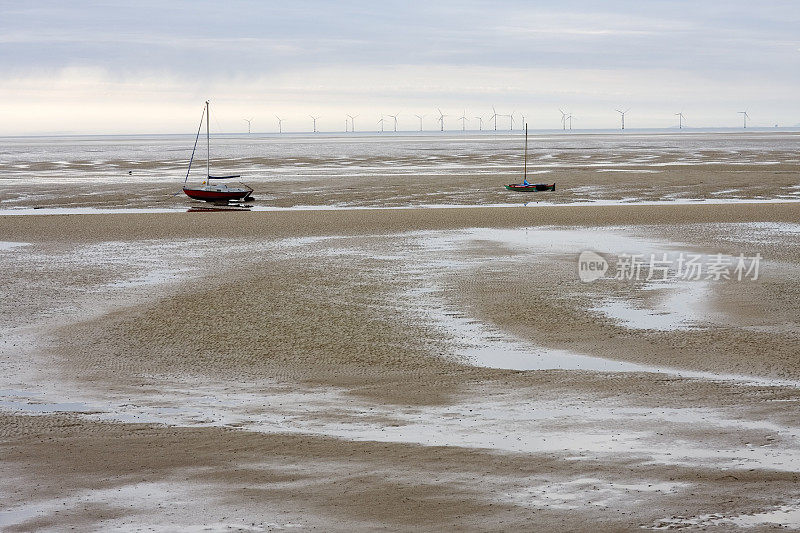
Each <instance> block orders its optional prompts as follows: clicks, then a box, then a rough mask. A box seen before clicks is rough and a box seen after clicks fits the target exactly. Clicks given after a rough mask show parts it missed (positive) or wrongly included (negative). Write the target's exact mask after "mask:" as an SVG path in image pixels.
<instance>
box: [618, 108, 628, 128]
mask: <svg viewBox="0 0 800 533" xmlns="http://www.w3.org/2000/svg"><path fill="white" fill-rule="evenodd" d="M616 111H617V113H619V114H620V115H622V129H623V130H624V129H625V113H627V112H628V111H630V109H626V110H625V111H620V110H619V109H617V110H616Z"/></svg>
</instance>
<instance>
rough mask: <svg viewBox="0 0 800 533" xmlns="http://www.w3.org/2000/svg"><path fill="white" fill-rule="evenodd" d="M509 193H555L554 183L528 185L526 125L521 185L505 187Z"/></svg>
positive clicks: (514, 184)
mask: <svg viewBox="0 0 800 533" xmlns="http://www.w3.org/2000/svg"><path fill="white" fill-rule="evenodd" d="M506 189H507V190H509V191H522V192H539V191H555V190H556V184H555V183H529V182H528V125H527V124H525V157H524V163H523V170H522V183H510V184H508V185H506Z"/></svg>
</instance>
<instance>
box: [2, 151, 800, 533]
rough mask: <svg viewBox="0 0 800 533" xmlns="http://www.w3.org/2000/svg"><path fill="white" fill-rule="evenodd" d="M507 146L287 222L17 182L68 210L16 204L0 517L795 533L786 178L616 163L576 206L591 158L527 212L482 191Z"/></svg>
mask: <svg viewBox="0 0 800 533" xmlns="http://www.w3.org/2000/svg"><path fill="white" fill-rule="evenodd" d="M793 138H794V137H793ZM632 153H635V152H633V151H629V152H621V155H619V157H620V158H621V159H623V160H628V161H630V159H631V155H630V154H632ZM784 153H785V154H788V153H789V150H788V149H787V150H786V152H784ZM515 154H516V152H515V151H509V153H508V154H507V156H504V157H505V158H504V159H502V161H500V163H501V164H508V167H509V170H507V171H501V172H499V173H497V174H484V175H476V174H468V175H467V174H465V179H464V180H461V183H464V182H466V183H467V185H468V186H465V188H464V189H462V190H456V188H453V189H452V190H448V189H447V188H446V187H439V186H438V185H437V183H439V182H437V181H436V180H433V181H431V179H430V176H426V177H425V179H423V178H422V177H420V178H419V179H414V178H411V179H401V178H399V177H398V178H394V179H389V180H383V179H378V177H377V176H372V177H369V176H367V177H360V178H358V179H356V178H353V183H352V184H349V185H348V184H347V183H346V182H345V184H344V185H343V186H335V185H334V184H332V183H329V180H326V179H325V178H324V176H316V177H311V178H308V179H306V180H305V182H304V183H305V185H304V187H307V188H308V189H307V191H306V192H301V193H300V194H296V195H293V194H291V193H290V191H291V190H292V189H293V188H296V186H297V182H293V181H292V180H275V181H274V182H273V183H270V184H268V185H267V184H266V183H264V184H262V193H261V196H260V198H259V199H258V200H257V201H256V205H257V206H262V207H271V208H292V207H294V208H295V209H285V210H262V211H259V210H253V211H250V212H236V213H230V212H209V213H188V212H186V210H185V209H186V207H187V206H188V205H189V204H188V201H187V200H185V199H182V198H171V199H169V200H168V202H171V203H170V204H169V205H173V206H176V209H175V211H174V212H154V211H153V212H149V211H148V208H154V207H156V206H159V205H161V204H162V203H163V202H164V201H165V200H163V198H164V197H165V196H167V195H168V194H169V193H170V192H172V191H173V189H174V186H173V185H172V184H169V183H157V184H156V185H155V187H154V188H152V189H149V190H148V191H147V192H144V193H142V194H141V195H136V197H135V198H133V199H132V200H131V199H126V200H125V201H122V198H123V197H124V195H123V194H122V193H121V191H120V190H119V186H118V185H114V184H113V183H112V184H111V185H107V186H106V185H103V186H102V187H100V194H99V195H97V196H94V197H90V196H87V195H82V194H81V193H80V191H78V190H76V189H75V188H74V187H72V188H71V186H69V185H66V184H63V185H61V184H48V185H42V184H41V183H33V184H31V185H26V186H25V190H24V193H22V192H20V189H19V187H10V186H5V187H3V188H2V189H0V200H2V202H0V207H5V208H6V210H7V211H8V210H9V209H10V207H9V205H13V206H20V205H23V206H24V207H26V208H30V209H33V208H34V207H40V208H44V209H53V210H54V211H53V213H55V214H24V215H19V214H13V213H10V212H7V211H5V212H3V213H0V268H2V271H3V273H4V285H5V287H4V290H3V304H2V315H0V318H1V319H2V320H1V321H0V322H1V323H2V326H0V329H1V330H2V343H0V375H2V376H4V377H2V378H1V379H0V457H2V460H1V461H2V471H3V476H2V478H1V479H0V494H2V504H1V506H0V528H2V529H4V530H7V531H33V530H42V529H44V530H63V529H68V528H75V529H78V530H86V531H88V530H126V531H127V530H147V529H154V530H162V531H172V530H187V531H196V530H204V529H209V530H228V529H233V530H246V531H271V530H280V529H295V528H299V529H301V530H303V529H319V530H325V531H351V530H354V529H355V530H377V529H381V530H389V531H400V530H410V529H414V530H423V531H442V530H495V531H497V530H531V531H536V530H569V531H597V530H641V529H644V530H661V529H687V530H693V529H703V530H706V531H729V530H731V529H733V528H736V527H741V528H747V529H748V530H751V531H760V530H771V529H772V528H780V527H784V528H800V507H798V505H797V502H798V500H800V488H798V487H800V415H799V414H798V413H800V411H798V409H797V406H798V402H800V357H798V356H800V348H799V347H800V322H798V317H800V304H799V303H798V302H800V298H799V296H800V286H799V285H798V283H797V280H798V279H800V278H799V276H800V239H799V238H798V236H800V224H799V222H800V202H797V201H795V198H794V196H793V195H794V192H792V191H796V190H797V186H798V173H797V172H798V169H797V162H796V161H797V160H796V159H794V160H793V161H794V162H792V161H788V162H787V161H786V160H785V159H786V158H784V159H782V160H780V161H779V162H778V163H776V164H775V165H769V170H764V165H763V160H768V161H772V159H773V156H774V154H773V156H766V155H765V156H763V160H760V159H758V158H756V160H754V161H750V162H749V163H747V164H744V163H737V162H734V163H730V162H728V163H723V164H719V165H707V164H701V163H698V162H694V163H692V162H691V161H690V162H687V163H681V165H680V166H678V167H672V166H666V167H659V172H661V171H662V170H663V172H661V173H660V174H658V175H657V177H653V176H655V174H649V173H646V172H645V173H638V174H637V173H635V172H634V173H624V172H607V173H605V174H603V175H604V176H608V178H607V179H606V178H605V177H604V178H603V179H604V181H603V183H602V184H603V187H604V192H603V193H602V199H603V200H607V201H608V202H609V204H610V205H586V202H585V200H586V199H587V194H588V193H586V192H584V193H581V192H580V191H581V190H584V191H585V189H581V188H582V187H590V186H596V185H597V179H598V178H597V176H598V174H599V173H598V172H597V171H596V169H586V168H578V167H577V166H576V167H574V168H573V167H571V166H570V162H571V161H576V160H577V158H578V155H577V154H576V155H575V156H574V158H575V159H573V160H569V159H558V158H556V161H558V162H560V166H559V167H557V168H556V169H553V170H552V172H551V173H550V174H548V175H547V178H546V179H547V180H549V181H557V182H559V183H563V184H564V187H563V192H562V191H561V190H559V189H557V191H556V193H554V196H547V197H544V198H543V199H542V200H540V203H539V204H537V203H536V199H534V200H533V201H532V202H523V201H520V200H519V199H518V198H511V199H510V198H509V197H508V196H507V195H504V193H503V192H502V191H501V190H499V189H498V187H496V186H495V184H494V183H495V182H497V181H500V182H501V183H502V181H503V180H504V179H506V178H508V177H509V176H510V175H511V172H512V170H510V169H511V168H512V166H513V164H514V163H515V161H516V160H515V159H514V158H515V157H516V155H515ZM593 154H594V157H596V158H599V157H600V156H599V155H597V154H596V153H594V152H593ZM626 154H627V155H626ZM705 156H708V157H710V155H709V154H705V155H704V157H705ZM670 157H672V156H670V155H669V154H667V155H665V156H664V158H663V159H659V160H657V161H656V162H657V163H659V164H660V163H669V162H671V161H672V162H674V161H675V158H672V159H670ZM676 157H677V156H676ZM462 162H463V161H462ZM373 163H374V162H373ZM633 163H634V166H633V167H632V168H633V169H634V170H635V169H639V170H642V169H644V170H647V169H650V170H652V169H653V167H652V166H650V167H648V166H647V165H644V164H643V166H641V167H637V166H635V162H633ZM651 163H652V161H650V162H649V163H648V164H651ZM249 164H252V165H253V166H266V165H265V164H264V162H263V161H251V162H249ZM314 164H319V163H318V162H317V163H312V166H313V165H314ZM469 164H470V165H473V164H474V165H479V164H481V160H480V158H478V159H475V160H474V161H472V162H470V163H469ZM504 172H506V174H504ZM651 178H652V179H651ZM448 179H449V181H454V179H453V178H452V176H450V178H448ZM442 180H443V181H442V183H443V182H444V180H445V178H442ZM737 180H739V181H737ZM356 181H358V182H359V183H356ZM755 182H758V184H759V186H758V187H756V186H754V185H753V184H754V183H755ZM342 183H343V182H341V181H339V182H337V184H338V185H342ZM440 184H441V183H440ZM348 187H351V188H348ZM429 188H436V189H438V190H439V193H437V194H435V195H432V196H429V197H427V198H423V195H424V194H425V192H424V191H425V190H426V189H429ZM333 189H336V192H331V191H333ZM731 189H736V190H737V192H736V193H730V192H728V193H724V194H716V193H719V192H720V191H725V190H731ZM53 190H56V191H58V190H71V191H73V192H72V193H70V194H65V195H59V194H57V193H53V192H52V191H53ZM464 190H467V191H468V190H483V191H485V193H482V194H477V195H475V194H472V195H471V194H470V193H468V192H464ZM47 191H50V192H47ZM348 191H349V192H348ZM576 191H577V192H576ZM665 191H671V193H675V192H676V191H684V192H685V194H683V196H682V197H683V198H694V199H697V200H698V201H696V202H691V203H682V202H680V201H676V200H679V198H676V197H674V196H672V197H670V198H668V197H666V194H667V193H666V192H665ZM257 193H258V190H257ZM329 193H330V194H329ZM257 196H258V194H257ZM627 196H634V197H635V199H633V200H630V201H628V200H624V199H625V198H626V197H627ZM55 198H60V200H56V199H55ZM719 198H723V199H727V200H729V201H728V202H715V201H714V200H715V199H719ZM537 199H538V197H537ZM648 201H650V202H663V203H659V205H650V204H648V203H647V202H648ZM423 204H424V205H425V206H428V207H423V206H422V205H423ZM482 204H502V206H498V205H495V206H486V205H482ZM507 204H514V205H507ZM555 204H557V205H555ZM562 204H564V205H562ZM569 204H575V205H569ZM313 205H320V206H321V207H323V208H318V209H300V208H298V207H299V206H313ZM429 205H433V207H430V206H429ZM66 207H81V208H86V207H97V208H102V209H107V210H108V211H109V212H98V213H87V214H58V209H59V208H66ZM115 208H125V209H140V210H141V212H113V210H114V209H115ZM586 251H592V252H594V253H596V254H598V255H599V256H600V257H601V258H602V259H604V260H606V261H607V268H608V271H607V272H606V273H605V275H604V276H603V277H601V278H600V279H597V280H594V281H590V282H586V281H582V280H581V278H580V270H579V269H580V266H579V256H580V254H581V253H582V252H586ZM632 256H641V258H642V261H644V263H643V266H642V269H643V270H642V272H643V274H642V275H641V276H636V277H635V278H634V277H633V276H631V277H630V279H625V277H624V276H615V273H617V274H619V273H620V272H622V271H623V270H622V268H623V265H624V262H625V260H626V258H627V259H630V258H631V257H632ZM689 257H695V258H699V259H698V260H699V261H700V262H701V263H702V265H703V268H705V270H703V272H702V275H700V276H697V277H692V276H685V275H683V276H681V273H680V272H679V271H678V270H679V268H678V265H683V263H682V261H683V258H689ZM755 257H759V258H760V259H759V264H758V271H757V273H754V272H753V270H752V267H753V266H754V265H753V264H752V262H753V258H755ZM653 258H659V259H661V260H662V261H664V262H667V261H668V263H669V268H667V269H665V270H663V271H661V272H660V274H661V275H652V274H653V272H652V268H649V266H648V264H647V263H648V262H649V261H654V259H653ZM679 258H680V259H679ZM737 258H747V259H748V261H749V262H748V263H747V265H746V266H748V267H750V270H749V272H740V274H744V275H743V276H741V277H742V279H737V275H736V272H735V268H734V267H735V265H736V264H737ZM679 261H681V263H679ZM715 262H716V263H717V264H721V263H724V264H725V265H727V266H728V267H729V268H728V269H727V270H726V271H725V272H726V274H727V279H726V277H719V276H714V274H713V270H710V268H711V267H710V266H709V265H711V264H713V263H715Z"/></svg>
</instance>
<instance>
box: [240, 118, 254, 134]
mask: <svg viewBox="0 0 800 533" xmlns="http://www.w3.org/2000/svg"><path fill="white" fill-rule="evenodd" d="M242 120H244V121H245V122H247V133H250V123H251V122H252V121H253V119H252V118H243V119H242Z"/></svg>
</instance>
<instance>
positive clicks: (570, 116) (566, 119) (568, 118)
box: [564, 113, 572, 131]
mask: <svg viewBox="0 0 800 533" xmlns="http://www.w3.org/2000/svg"><path fill="white" fill-rule="evenodd" d="M568 120H569V131H572V113H570V114H569V115H567V117H566V118H565V119H564V123H565V124H566V122H567V121H568Z"/></svg>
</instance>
